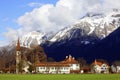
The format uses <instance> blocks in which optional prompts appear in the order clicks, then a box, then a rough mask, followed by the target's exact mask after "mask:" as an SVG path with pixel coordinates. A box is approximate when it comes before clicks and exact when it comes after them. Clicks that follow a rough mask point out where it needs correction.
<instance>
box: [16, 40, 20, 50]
mask: <svg viewBox="0 0 120 80" xmlns="http://www.w3.org/2000/svg"><path fill="white" fill-rule="evenodd" d="M16 50H17V51H20V41H19V38H18V41H17V47H16Z"/></svg>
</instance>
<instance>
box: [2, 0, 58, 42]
mask: <svg viewBox="0 0 120 80" xmlns="http://www.w3.org/2000/svg"><path fill="white" fill-rule="evenodd" d="M56 1H58V0H1V2H0V33H1V34H0V41H3V40H5V37H4V35H3V33H5V32H7V28H8V27H10V28H12V29H18V28H19V25H18V24H17V22H16V20H17V18H18V17H19V16H21V15H23V14H25V13H26V12H30V11H32V10H33V9H34V8H35V7H37V6H29V5H28V4H30V3H33V2H34V3H41V4H48V3H49V4H55V3H56Z"/></svg>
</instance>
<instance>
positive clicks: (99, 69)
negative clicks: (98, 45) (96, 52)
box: [92, 60, 109, 73]
mask: <svg viewBox="0 0 120 80" xmlns="http://www.w3.org/2000/svg"><path fill="white" fill-rule="evenodd" d="M92 69H93V70H92V71H94V73H109V65H108V64H107V63H106V62H104V61H97V60H95V61H94V62H93V68H92Z"/></svg>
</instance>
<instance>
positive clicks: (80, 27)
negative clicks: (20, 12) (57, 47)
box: [49, 11, 120, 44]
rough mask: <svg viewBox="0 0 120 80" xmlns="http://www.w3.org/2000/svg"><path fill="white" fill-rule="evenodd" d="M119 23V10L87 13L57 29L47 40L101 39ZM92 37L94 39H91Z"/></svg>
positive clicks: (87, 40) (90, 40)
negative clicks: (69, 24) (105, 12)
mask: <svg viewBox="0 0 120 80" xmlns="http://www.w3.org/2000/svg"><path fill="white" fill-rule="evenodd" d="M119 25H120V12H119V11H118V12H112V13H109V14H107V15H105V14H98V13H97V14H95V13H88V14H87V15H86V16H84V17H83V18H81V19H79V20H78V21H76V22H75V23H74V24H73V25H71V26H69V27H66V28H65V29H63V30H61V31H59V32H58V33H57V34H55V36H54V37H52V38H51V39H50V40H49V41H50V42H52V43H54V42H59V41H61V40H71V39H74V38H77V39H80V41H81V43H85V44H89V43H90V42H92V41H94V40H97V39H100V40H101V39H103V38H105V37H106V36H108V35H109V34H110V33H111V32H113V31H114V30H115V29H117V28H118V26H119ZM93 37H94V39H93Z"/></svg>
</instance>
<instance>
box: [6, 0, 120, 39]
mask: <svg viewBox="0 0 120 80" xmlns="http://www.w3.org/2000/svg"><path fill="white" fill-rule="evenodd" d="M119 3H120V0H59V1H58V2H57V3H56V5H53V4H44V5H41V4H39V3H34V2H33V3H30V4H29V6H31V7H32V6H35V5H41V6H40V7H37V8H34V9H33V11H31V12H26V13H25V14H24V15H22V16H20V17H19V18H18V20H17V22H18V24H19V25H20V28H19V29H18V30H14V29H10V28H9V29H8V32H7V33H5V36H6V37H8V38H10V39H11V40H12V39H16V37H17V36H18V35H22V34H25V33H27V32H29V31H33V30H41V31H43V32H51V31H58V30H59V29H61V28H63V27H65V26H67V25H69V24H71V23H73V22H74V21H76V20H77V19H79V18H80V17H81V15H83V14H85V13H87V12H100V11H104V12H107V11H110V10H111V9H112V8H120V5H119ZM11 35H12V36H11Z"/></svg>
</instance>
